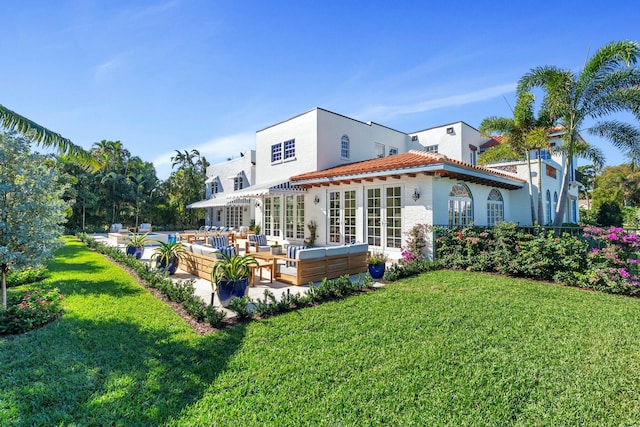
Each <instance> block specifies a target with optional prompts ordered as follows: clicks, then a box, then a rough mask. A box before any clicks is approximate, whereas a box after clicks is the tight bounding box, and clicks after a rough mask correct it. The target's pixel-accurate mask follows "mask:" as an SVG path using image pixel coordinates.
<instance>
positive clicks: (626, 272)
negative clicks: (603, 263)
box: [618, 268, 631, 279]
mask: <svg viewBox="0 0 640 427" xmlns="http://www.w3.org/2000/svg"><path fill="white" fill-rule="evenodd" d="M618 274H620V276H621V277H624V278H625V279H626V278H628V277H631V274H629V272H628V271H627V270H625V269H624V268H619V269H618Z"/></svg>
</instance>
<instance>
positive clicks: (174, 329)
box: [0, 241, 640, 426]
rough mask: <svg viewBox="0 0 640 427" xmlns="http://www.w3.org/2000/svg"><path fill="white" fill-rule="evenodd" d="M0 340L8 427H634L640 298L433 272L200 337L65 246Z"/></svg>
mask: <svg viewBox="0 0 640 427" xmlns="http://www.w3.org/2000/svg"><path fill="white" fill-rule="evenodd" d="M51 270H52V271H53V274H52V277H51V278H50V279H48V280H47V281H46V282H45V286H47V287H49V286H57V287H59V288H60V289H61V291H62V292H63V293H64V295H65V296H66V298H65V301H64V307H65V309H66V313H65V315H64V316H63V317H62V318H61V319H59V320H58V321H56V322H54V323H53V324H50V325H48V326H46V327H45V328H43V329H41V330H38V331H34V332H31V333H29V334H26V335H22V336H16V337H8V338H7V337H5V338H0V369H2V375H1V376H0V425H3V426H4V425H43V426H45V425H46V426H50V425H80V426H85V425H100V426H103V425H123V426H135V425H179V426H203V425H223V426H227V425H228V426H251V425H256V426H262V425H285V426H303V425H314V426H317V425H327V426H336V425H340V426H350V425H358V426H360V425H363V426H369V425H393V426H407V425H481V426H486V425H497V426H504V425H562V426H567V425H579V426H586V425H634V424H635V425H637V424H640V300H637V299H631V298H626V297H619V296H615V295H606V294H598V293H593V292H586V291H582V290H578V289H572V288H565V287H560V286H554V285H549V284H540V283H536V282H531V281H524V280H514V279H509V278H504V277H498V276H489V275H481V274H473V273H465V272H450V271H438V272H434V273H428V274H426V275H423V276H421V277H418V278H415V279H412V280H407V281H403V282H397V283H393V284H390V285H388V286H387V287H386V288H385V289H381V290H377V291H375V292H369V293H365V294H361V295H358V296H355V297H351V298H348V299H346V300H343V301H339V302H332V303H326V304H323V305H321V306H318V307H315V308H310V309H304V310H300V311H297V312H293V313H289V314H287V315H282V316H278V317H274V318H271V319H269V320H266V321H261V322H253V323H249V324H247V325H244V326H240V327H236V328H233V329H229V330H225V331H223V332H220V333H216V334H212V335H209V336H204V337H203V336H198V335H197V334H195V333H194V332H192V331H191V330H190V329H189V327H188V326H187V325H186V324H185V323H184V321H183V320H182V319H181V318H180V317H179V316H177V315H176V314H174V313H173V312H172V311H171V310H170V309H169V308H168V307H167V306H166V305H164V304H163V303H161V302H159V301H158V300H156V299H155V298H154V297H152V296H151V295H150V294H149V293H148V292H147V291H146V290H145V289H144V288H142V287H140V286H139V285H138V284H137V283H136V282H135V281H134V280H133V279H131V278H130V277H129V276H128V275H127V274H126V273H125V272H123V271H122V270H121V269H119V268H118V267H116V266H113V265H112V264H111V263H109V262H108V261H106V260H105V259H104V258H103V257H102V256H101V255H98V254H95V253H92V252H90V251H88V250H86V249H85V248H84V246H82V245H81V244H80V243H78V242H75V241H72V242H70V243H69V244H68V245H67V246H66V247H65V248H64V249H63V250H62V251H61V252H60V253H59V256H58V257H57V259H56V262H55V263H54V264H53V265H52V266H51Z"/></svg>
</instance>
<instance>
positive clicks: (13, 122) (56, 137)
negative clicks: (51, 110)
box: [0, 105, 97, 169]
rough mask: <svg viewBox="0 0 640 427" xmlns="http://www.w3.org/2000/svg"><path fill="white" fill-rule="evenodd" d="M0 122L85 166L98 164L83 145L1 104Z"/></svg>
mask: <svg viewBox="0 0 640 427" xmlns="http://www.w3.org/2000/svg"><path fill="white" fill-rule="evenodd" d="M0 123H1V124H2V127H3V128H5V129H6V130H8V131H10V132H11V131H17V132H19V133H21V134H22V135H24V136H25V137H26V138H27V139H29V140H31V141H35V142H36V143H37V144H39V145H41V146H42V147H46V148H53V149H56V150H57V151H58V154H60V155H64V156H67V157H69V158H73V159H75V160H77V161H78V163H79V164H80V165H81V166H84V167H85V168H88V169H95V167H96V166H97V165H96V163H95V162H94V159H93V158H92V157H91V156H90V155H89V153H88V152H87V151H85V150H84V149H83V148H82V147H80V146H78V145H75V144H74V143H73V142H71V140H69V139H67V138H65V137H63V136H62V135H60V134H59V133H56V132H53V131H51V130H49V129H47V128H46V127H44V126H41V125H39V124H37V123H36V122H34V121H33V120H30V119H28V118H26V117H24V116H22V115H20V114H18V113H16V112H15V111H12V110H10V109H8V108H7V107H5V106H3V105H0Z"/></svg>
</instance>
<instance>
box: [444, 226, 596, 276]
mask: <svg viewBox="0 0 640 427" xmlns="http://www.w3.org/2000/svg"><path fill="white" fill-rule="evenodd" d="M437 233H438V237H437V238H436V244H437V259H438V260H439V261H440V262H441V263H442V264H443V265H444V266H446V267H448V268H456V269H466V270H469V271H488V272H495V273H500V274H507V275H512V276H522V277H530V278H535V279H540V280H551V279H554V278H555V276H556V274H558V273H559V272H563V271H581V270H583V269H584V268H585V267H586V263H585V261H584V260H585V255H586V251H587V243H586V242H583V241H580V240H579V239H577V238H575V237H572V236H569V235H568V234H564V235H562V236H560V237H557V236H554V234H553V233H552V232H551V233H540V234H538V235H533V234H529V233H525V232H523V231H522V230H521V229H519V228H518V226H517V225H516V224H513V223H501V224H499V225H496V226H495V227H493V228H487V229H484V228H475V227H464V228H460V229H439V230H437Z"/></svg>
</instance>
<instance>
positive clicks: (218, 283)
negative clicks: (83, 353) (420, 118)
mask: <svg viewBox="0 0 640 427" xmlns="http://www.w3.org/2000/svg"><path fill="white" fill-rule="evenodd" d="M220 255H221V258H220V259H219V260H218V261H217V262H216V263H215V264H214V265H213V269H212V270H211V285H212V286H213V290H214V292H216V293H217V294H218V299H219V300H220V304H222V306H223V307H229V304H230V303H231V300H232V299H233V298H242V297H243V296H245V294H246V292H247V285H248V283H249V276H250V275H251V268H252V267H257V266H258V261H256V259H255V258H254V257H253V256H252V255H227V254H224V253H223V254H220ZM211 303H212V304H213V294H211Z"/></svg>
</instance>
